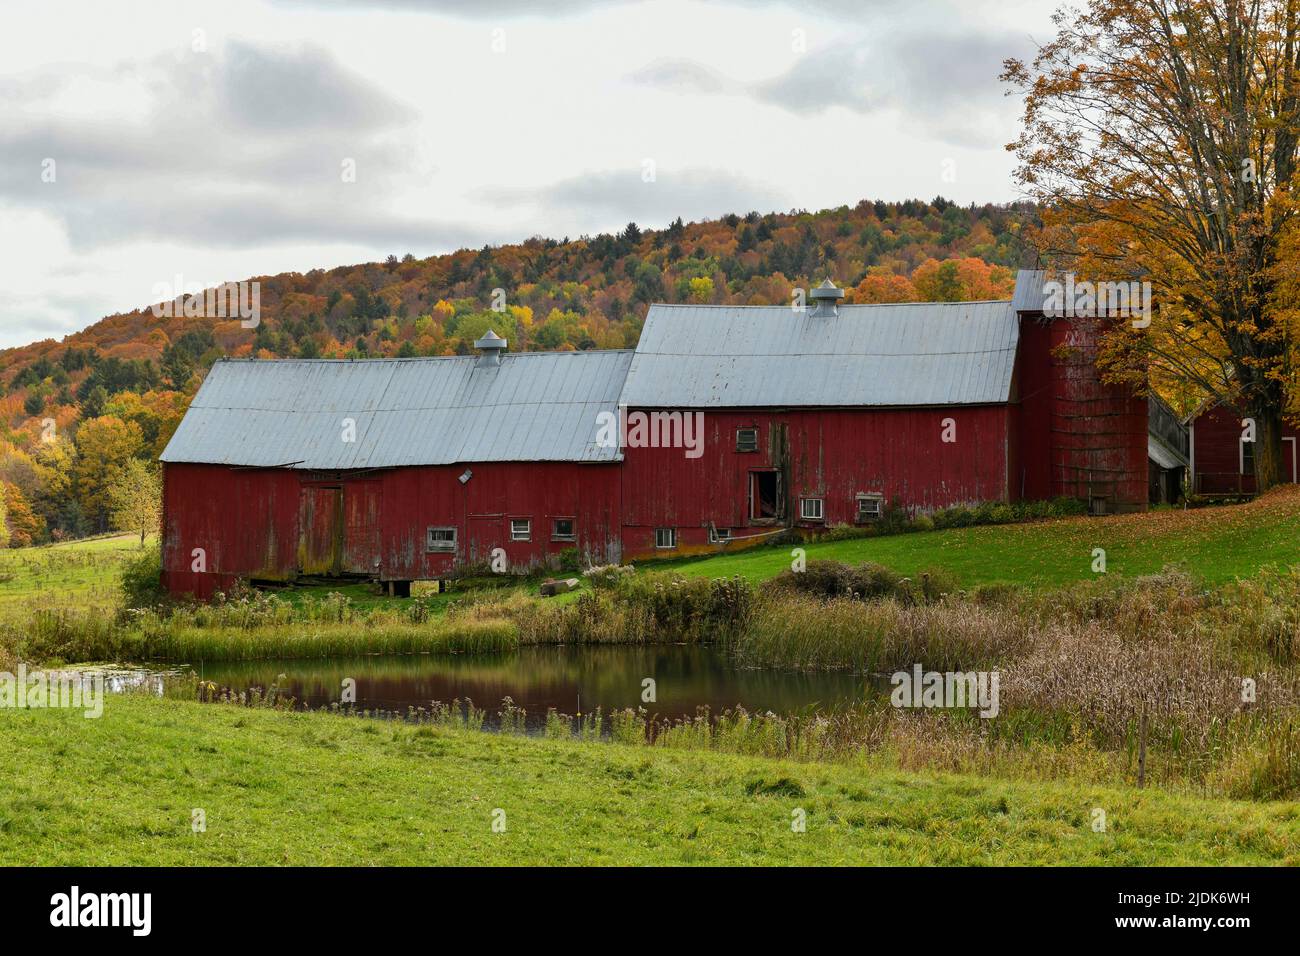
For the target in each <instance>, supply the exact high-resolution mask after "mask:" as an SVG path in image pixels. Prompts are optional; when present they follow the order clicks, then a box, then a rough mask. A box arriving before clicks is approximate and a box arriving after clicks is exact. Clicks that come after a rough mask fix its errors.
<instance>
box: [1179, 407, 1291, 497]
mask: <svg viewBox="0 0 1300 956" xmlns="http://www.w3.org/2000/svg"><path fill="white" fill-rule="evenodd" d="M1243 420H1244V418H1243V415H1242V413H1241V412H1240V411H1238V410H1237V409H1235V408H1233V407H1232V406H1230V405H1228V404H1225V403H1223V402H1207V403H1206V404H1204V405H1202V406H1201V407H1200V408H1199V409H1197V410H1196V411H1195V412H1194V413H1193V414H1192V415H1191V416H1190V417H1189V418H1188V419H1187V429H1188V444H1189V456H1190V458H1191V474H1192V478H1191V489H1192V494H1197V495H1209V496H1215V495H1234V494H1254V493H1255V455H1254V451H1255V447H1254V444H1253V443H1252V442H1248V441H1245V440H1244V436H1245V426H1244V425H1243ZM1296 464H1297V462H1296V430H1295V428H1294V427H1292V426H1291V425H1289V424H1286V423H1285V422H1284V423H1283V425H1282V480H1283V481H1290V482H1295V481H1296V479H1297V473H1296Z"/></svg>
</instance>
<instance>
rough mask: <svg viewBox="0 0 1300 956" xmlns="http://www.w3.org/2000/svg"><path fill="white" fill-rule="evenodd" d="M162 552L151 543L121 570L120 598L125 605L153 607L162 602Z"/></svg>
mask: <svg viewBox="0 0 1300 956" xmlns="http://www.w3.org/2000/svg"><path fill="white" fill-rule="evenodd" d="M165 596H166V592H165V591H164V590H163V586H162V552H161V550H160V549H159V547H158V545H156V544H155V545H152V546H151V547H148V548H145V549H144V550H143V551H141V552H140V554H139V556H138V557H135V558H132V559H131V560H130V561H129V562H127V564H126V567H125V568H124V569H123V570H122V600H123V603H124V605H125V606H126V607H128V608H136V607H155V606H157V605H158V604H161V603H162V602H163V599H164V598H165Z"/></svg>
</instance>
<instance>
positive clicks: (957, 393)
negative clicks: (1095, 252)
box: [622, 302, 1020, 408]
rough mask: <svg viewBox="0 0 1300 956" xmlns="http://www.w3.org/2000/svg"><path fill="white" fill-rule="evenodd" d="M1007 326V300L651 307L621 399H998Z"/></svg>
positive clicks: (1005, 368)
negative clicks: (832, 307)
mask: <svg viewBox="0 0 1300 956" xmlns="http://www.w3.org/2000/svg"><path fill="white" fill-rule="evenodd" d="M1019 334H1020V333H1019V324H1018V320H1017V318H1016V313H1015V311H1014V310H1013V309H1012V308H1011V303H1010V302H916V303H900V304H888V305H842V306H839V308H838V310H837V313H836V314H834V315H814V314H813V310H812V308H811V307H810V308H808V309H807V310H805V311H804V312H802V313H798V312H795V311H794V310H792V309H791V308H790V307H789V306H686V305H653V306H651V307H650V312H649V314H648V315H647V316H646V321H645V327H644V328H643V329H642V330H641V341H640V343H639V344H638V345H637V347H636V352H635V354H634V355H633V358H632V364H631V367H630V368H629V370H628V375H627V384H626V385H625V386H624V388H623V397H622V403H623V404H624V405H627V406H629V407H633V406H636V407H642V408H740V407H749V408H761V407H780V408H788V407H799V406H806V407H824V408H826V407H830V408H833V407H844V406H916V405H967V404H995V403H1000V402H1005V401H1007V400H1008V397H1009V395H1010V392H1011V375H1012V371H1013V369H1014V367H1015V358H1016V345H1017V342H1018V341H1019Z"/></svg>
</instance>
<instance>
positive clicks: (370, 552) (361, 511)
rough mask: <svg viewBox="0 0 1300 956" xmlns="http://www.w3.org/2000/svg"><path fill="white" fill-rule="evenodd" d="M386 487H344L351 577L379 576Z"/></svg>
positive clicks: (346, 563) (373, 484)
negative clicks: (362, 575)
mask: <svg viewBox="0 0 1300 956" xmlns="http://www.w3.org/2000/svg"><path fill="white" fill-rule="evenodd" d="M382 489H383V486H382V485H381V484H380V483H379V482H377V481H352V482H348V483H347V484H346V485H344V486H343V561H342V568H343V571H344V572H345V573H347V574H365V575H373V576H377V575H378V574H379V547H380V545H379V516H380V514H381V513H382V509H381V508H380V502H381V501H382Z"/></svg>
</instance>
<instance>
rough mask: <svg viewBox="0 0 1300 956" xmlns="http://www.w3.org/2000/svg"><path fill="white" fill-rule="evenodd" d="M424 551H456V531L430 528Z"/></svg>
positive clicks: (427, 532)
mask: <svg viewBox="0 0 1300 956" xmlns="http://www.w3.org/2000/svg"><path fill="white" fill-rule="evenodd" d="M424 550H425V551H428V552H434V551H455V550H456V529H455V528H429V529H427V530H426V531H425V536H424Z"/></svg>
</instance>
